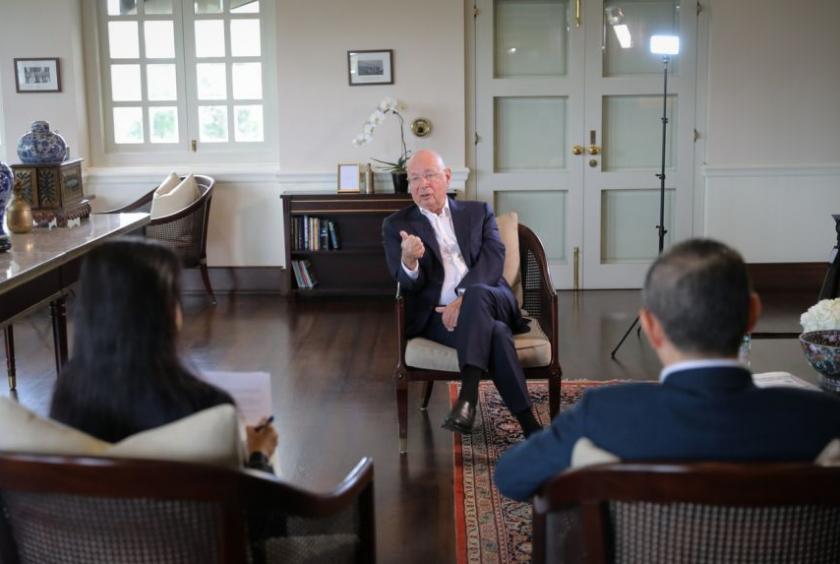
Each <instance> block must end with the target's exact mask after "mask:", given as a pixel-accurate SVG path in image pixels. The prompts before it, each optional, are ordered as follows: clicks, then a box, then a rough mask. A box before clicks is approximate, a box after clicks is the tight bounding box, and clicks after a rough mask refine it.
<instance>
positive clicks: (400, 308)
mask: <svg viewBox="0 0 840 564" xmlns="http://www.w3.org/2000/svg"><path fill="white" fill-rule="evenodd" d="M394 313H395V314H396V321H397V349H398V350H397V359H398V363H397V366H405V347H406V343H407V342H408V339H407V338H406V334H405V323H406V320H405V298H404V297H403V295H402V289H401V288H400V283H399V282H397V294H396V297H395V299H394Z"/></svg>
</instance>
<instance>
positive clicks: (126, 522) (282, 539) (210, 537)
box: [0, 454, 376, 564]
mask: <svg viewBox="0 0 840 564" xmlns="http://www.w3.org/2000/svg"><path fill="white" fill-rule="evenodd" d="M373 511H374V509H373V462H372V460H371V459H369V458H364V459H362V460H361V461H360V462H359V464H358V465H357V466H356V467H355V468H354V469H353V470H352V471H351V472H350V473H349V474H348V475H347V477H346V478H345V479H344V480H343V481H342V482H341V484H339V485H338V487H336V489H335V490H334V491H332V492H330V493H327V494H315V493H311V492H307V491H304V490H302V489H300V488H297V487H295V486H292V485H289V484H286V483H284V482H281V481H280V480H278V479H277V478H275V477H273V476H270V475H268V474H266V473H264V472H257V471H252V470H242V471H235V470H229V469H225V468H217V467H213V466H204V465H196V464H185V463H178V462H162V461H152V460H129V459H113V458H93V457H91V458H88V457H56V456H43V455H27V454H0V561H2V562H3V563H18V562H19V563H21V564H28V563H33V564H34V563H38V564H46V563H51V562H61V563H62V564H70V563H79V564H82V563H114V562H148V563H161V564H163V563H167V564H169V563H194V562H202V563H244V562H292V563H293V562H313V561H328V560H331V561H335V562H360V563H361V562H374V561H375V557H376V550H375V540H374V513H373ZM321 558H323V560H321Z"/></svg>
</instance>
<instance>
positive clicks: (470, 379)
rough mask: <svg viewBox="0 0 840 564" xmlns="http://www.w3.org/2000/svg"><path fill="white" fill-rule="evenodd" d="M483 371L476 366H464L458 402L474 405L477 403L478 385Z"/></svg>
mask: <svg viewBox="0 0 840 564" xmlns="http://www.w3.org/2000/svg"><path fill="white" fill-rule="evenodd" d="M483 374H484V371H483V370H482V369H481V368H478V367H477V366H470V365H467V366H464V370H463V371H462V372H461V393H460V394H458V399H459V400H464V401H468V402H470V403H472V404H475V403H476V402H477V401H478V383H479V382H480V381H481V376H482V375H483Z"/></svg>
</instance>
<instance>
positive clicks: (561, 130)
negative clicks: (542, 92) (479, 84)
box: [494, 96, 566, 172]
mask: <svg viewBox="0 0 840 564" xmlns="http://www.w3.org/2000/svg"><path fill="white" fill-rule="evenodd" d="M494 110H495V115H494V121H495V139H494V142H495V148H496V150H495V170H496V172H510V171H523V170H556V169H563V168H565V167H566V98H565V97H560V96H556V97H509V98H496V99H495V108H494Z"/></svg>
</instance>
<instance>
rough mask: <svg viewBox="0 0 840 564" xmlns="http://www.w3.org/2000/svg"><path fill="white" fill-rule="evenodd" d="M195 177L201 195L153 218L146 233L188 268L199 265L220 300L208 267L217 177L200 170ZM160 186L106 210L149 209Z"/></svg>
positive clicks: (207, 285)
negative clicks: (174, 209) (186, 204)
mask: <svg viewBox="0 0 840 564" xmlns="http://www.w3.org/2000/svg"><path fill="white" fill-rule="evenodd" d="M194 178H195V182H196V184H197V185H198V189H199V191H200V192H201V195H200V196H199V197H198V198H197V199H196V200H195V201H194V202H193V203H192V204H190V205H189V206H187V207H186V208H184V209H183V210H181V211H178V212H175V213H173V214H170V215H167V216H163V217H158V218H155V219H153V220H152V221H150V222H149V223H148V224H147V225H146V226H145V227H144V228H143V234H144V235H145V236H146V237H148V238H150V239H155V240H157V241H160V242H161V243H163V244H164V245H166V246H167V247H169V248H170V249H172V251H174V252H175V254H176V255H178V257H179V258H180V259H181V264H182V265H183V266H184V268H199V269H200V270H201V277H202V280H203V282H204V288H205V289H206V290H207V293H208V295H209V296H210V299H211V300H212V302H213V303H216V296H215V295H214V293H213V288H212V286H211V285H210V275H209V272H208V271H207V226H208V223H209V221H210V203H211V201H212V199H213V186H214V185H215V183H216V181H215V180H214V179H213V178H211V177H209V176H203V175H199V174H196V175H194ZM156 189H157V188H155V189H153V190H150V191H149V192H147V193H146V194H144V195H143V196H141V197H140V198H139V199H137V200H135V201H134V202H132V203H130V204H128V205H126V206H123V207H121V208H117V209H114V210H110V211H108V212H106V213H128V212H145V213H149V211H150V210H151V207H152V197H153V195H154V192H155V190H156Z"/></svg>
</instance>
